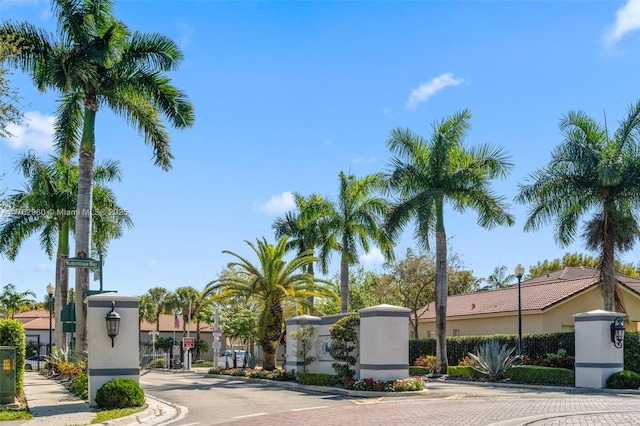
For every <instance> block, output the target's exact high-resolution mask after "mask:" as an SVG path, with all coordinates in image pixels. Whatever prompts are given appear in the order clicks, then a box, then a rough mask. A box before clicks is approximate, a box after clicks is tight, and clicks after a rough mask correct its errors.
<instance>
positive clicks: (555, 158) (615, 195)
mask: <svg viewBox="0 0 640 426" xmlns="http://www.w3.org/2000/svg"><path fill="white" fill-rule="evenodd" d="M619 124H620V125H619V127H618V129H617V130H616V132H615V133H614V135H613V137H610V136H609V134H608V129H607V126H606V123H605V124H604V125H603V124H600V123H598V122H596V121H595V120H594V119H593V118H591V117H589V116H587V115H586V114H585V113H584V112H582V111H577V112H576V111H571V112H569V113H568V114H566V115H565V116H563V117H562V119H561V120H560V125H559V127H560V131H561V132H562V134H563V138H564V140H563V141H562V142H561V143H560V144H559V145H558V146H556V147H555V148H554V150H553V151H552V153H551V160H550V161H549V163H548V164H547V165H546V166H544V167H542V168H540V169H538V170H536V171H534V172H533V173H532V174H530V175H529V176H528V177H527V178H526V180H525V183H523V184H519V193H518V195H517V197H516V200H517V201H518V202H520V203H523V204H524V203H526V204H528V205H529V212H528V216H527V221H526V223H525V226H524V229H525V231H535V230H537V229H539V228H541V227H542V226H543V225H544V224H546V223H549V222H552V223H553V226H554V228H555V229H554V233H555V240H556V243H557V244H558V245H560V246H561V247H566V246H567V245H569V244H570V243H571V242H572V241H574V239H575V238H576V236H577V232H578V229H579V225H580V220H581V219H585V222H584V223H583V232H582V235H581V237H582V239H583V240H584V242H585V246H586V247H587V249H590V250H594V251H598V252H599V254H600V267H599V269H600V289H601V292H602V298H603V301H604V309H605V310H608V311H611V310H613V309H614V308H615V309H619V310H621V311H622V312H624V311H623V309H624V306H623V305H622V299H621V297H620V296H619V294H618V286H617V282H616V278H615V256H616V251H618V252H620V253H622V252H625V251H627V250H630V249H631V248H632V247H633V245H634V244H635V241H636V239H637V238H638V233H639V231H640V227H639V225H638V221H637V217H636V215H637V212H638V203H639V202H640V162H639V161H638V152H640V141H639V140H638V134H639V133H638V132H640V101H638V102H636V104H632V105H630V106H629V108H628V110H627V116H626V117H625V118H624V119H623V120H622V121H621V122H620V123H619Z"/></svg>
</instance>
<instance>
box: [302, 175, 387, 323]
mask: <svg viewBox="0 0 640 426" xmlns="http://www.w3.org/2000/svg"><path fill="white" fill-rule="evenodd" d="M383 184H384V181H383V179H382V176H381V175H378V174H374V175H369V176H365V177H362V178H356V177H355V176H354V175H349V176H347V175H346V174H345V173H344V172H340V174H339V189H338V197H337V199H336V200H335V202H332V206H331V207H332V208H331V209H330V211H328V212H327V215H326V216H325V217H324V218H323V228H322V229H323V230H326V236H325V238H324V240H323V241H324V243H325V244H326V247H328V248H330V249H332V250H335V251H337V252H339V253H340V311H341V312H343V313H345V312H348V307H349V266H351V265H356V264H358V262H359V260H358V247H359V246H360V247H362V248H363V249H364V251H365V252H368V251H369V249H370V247H371V246H370V242H373V243H374V244H376V245H378V246H379V248H380V249H381V250H382V252H383V253H384V255H385V257H386V258H387V259H393V241H392V240H391V239H390V238H389V237H388V235H387V234H386V233H385V231H384V229H383V226H382V222H383V218H384V215H385V214H386V212H387V209H388V202H387V201H386V200H385V199H384V198H382V197H380V196H377V195H376V191H380V190H381V189H382V185H383ZM309 214H310V215H313V212H310V213H309Z"/></svg>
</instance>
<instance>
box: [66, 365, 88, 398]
mask: <svg viewBox="0 0 640 426" xmlns="http://www.w3.org/2000/svg"><path fill="white" fill-rule="evenodd" d="M70 387H71V392H73V393H74V394H75V395H77V396H78V397H79V398H82V399H87V398H89V377H88V376H87V371H86V370H80V372H78V374H76V375H75V377H74V378H73V379H72V380H71V386H70Z"/></svg>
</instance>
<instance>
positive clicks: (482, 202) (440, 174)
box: [387, 110, 514, 374]
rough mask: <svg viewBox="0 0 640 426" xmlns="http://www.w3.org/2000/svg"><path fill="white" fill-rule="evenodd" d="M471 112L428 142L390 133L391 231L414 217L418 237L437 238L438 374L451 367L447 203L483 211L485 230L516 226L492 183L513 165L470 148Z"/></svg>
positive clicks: (492, 151)
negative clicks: (466, 142)
mask: <svg viewBox="0 0 640 426" xmlns="http://www.w3.org/2000/svg"><path fill="white" fill-rule="evenodd" d="M470 119H471V112H470V111H469V110H463V111H461V112H458V113H456V114H454V115H453V116H451V117H447V118H446V119H444V120H442V121H441V122H438V123H435V124H434V125H433V133H432V135H431V138H430V139H429V140H426V139H424V138H423V137H421V136H419V135H417V134H415V133H413V132H412V131H411V130H409V129H400V128H396V129H394V130H392V131H391V135H390V137H389V139H388V141H387V146H388V148H389V149H390V151H391V152H392V153H393V155H394V157H393V159H392V160H391V164H390V169H391V170H390V172H389V175H388V184H389V188H390V190H391V191H393V192H394V193H395V194H397V197H398V201H397V203H396V204H395V205H394V206H393V207H392V209H391V210H390V212H389V215H388V218H387V226H388V229H389V232H390V233H391V234H392V235H394V236H395V235H398V233H399V232H400V231H401V230H402V229H403V228H404V226H405V225H406V224H407V223H408V222H410V221H411V220H414V221H415V222H416V230H415V232H414V236H415V237H416V239H417V240H418V242H419V243H420V244H421V245H422V246H424V247H425V248H427V249H428V248H429V236H430V234H431V233H432V232H435V236H436V282H435V286H436V288H435V307H436V337H437V343H436V372H438V373H442V374H444V373H446V371H447V346H446V332H447V328H446V327H447V323H446V319H447V294H448V277H447V237H446V233H445V227H444V204H445V202H447V201H448V202H450V203H451V204H452V206H453V208H454V209H455V210H457V211H459V212H464V211H465V210H466V209H467V208H472V209H474V210H476V211H477V212H478V224H479V225H480V226H482V227H484V228H491V227H493V226H495V225H503V224H507V225H511V224H513V222H514V219H513V216H511V215H510V214H509V213H507V211H506V207H507V205H506V204H505V202H504V198H503V197H499V196H497V195H496V194H494V193H493V192H492V191H491V189H490V186H489V185H490V181H491V180H493V179H495V178H497V177H502V178H504V177H506V176H507V175H508V174H509V172H510V170H511V168H512V163H511V162H510V161H509V160H508V157H506V156H505V154H504V153H503V150H502V148H496V147H492V146H490V145H481V146H478V147H475V148H470V149H467V148H466V147H465V146H464V145H463V140H464V137H465V135H466V133H467V131H468V130H469V129H470V128H471V125H470V123H469V120H470Z"/></svg>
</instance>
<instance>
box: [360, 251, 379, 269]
mask: <svg viewBox="0 0 640 426" xmlns="http://www.w3.org/2000/svg"><path fill="white" fill-rule="evenodd" d="M360 263H361V264H362V266H364V267H365V268H374V267H376V266H380V265H382V264H383V263H384V256H383V255H382V252H381V251H380V249H378V248H376V247H374V248H373V249H371V250H369V253H365V254H363V255H361V256H360Z"/></svg>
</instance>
